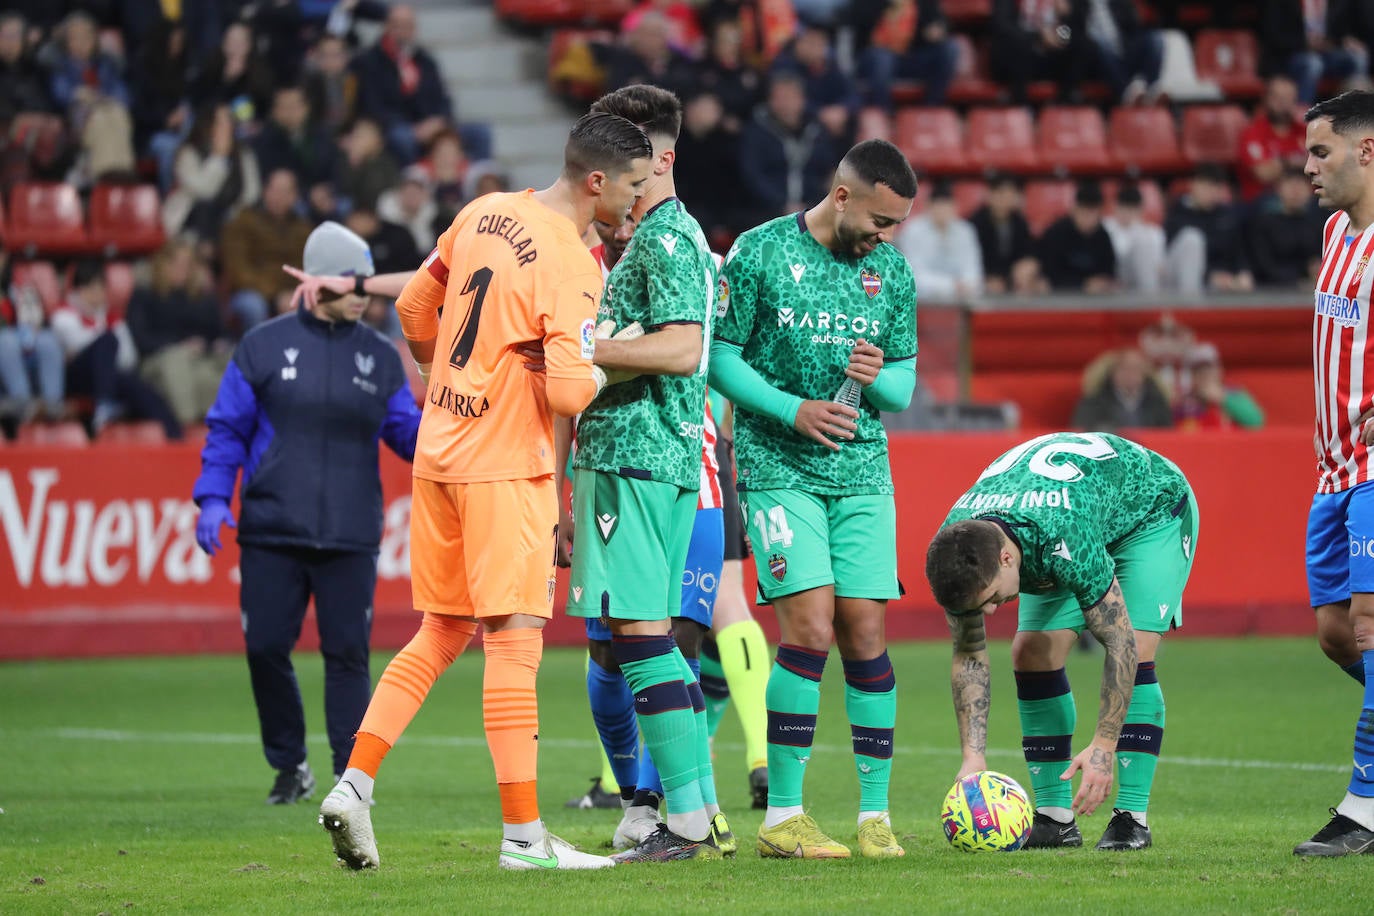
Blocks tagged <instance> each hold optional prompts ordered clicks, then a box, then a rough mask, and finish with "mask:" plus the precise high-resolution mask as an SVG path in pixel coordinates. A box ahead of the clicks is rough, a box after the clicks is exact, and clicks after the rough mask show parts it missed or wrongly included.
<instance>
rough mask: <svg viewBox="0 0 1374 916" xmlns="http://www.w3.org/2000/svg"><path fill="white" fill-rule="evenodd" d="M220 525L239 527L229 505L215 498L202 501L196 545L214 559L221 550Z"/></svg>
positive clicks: (197, 523)
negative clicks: (216, 552)
mask: <svg viewBox="0 0 1374 916" xmlns="http://www.w3.org/2000/svg"><path fill="white" fill-rule="evenodd" d="M220 525H228V526H229V527H230V528H237V527H238V525H235V524H234V513H232V512H230V511H229V504H228V503H227V502H225V501H224V500H222V499H215V498H213V497H211V498H208V499H203V500H201V503H200V517H199V518H197V519H196V543H197V544H199V545H200V549H201V550H203V551H205V552H206V553H208V554H209V555H210V556H212V557H213V556H214V555H215V551H217V550H219V549H220V543H219V526H220Z"/></svg>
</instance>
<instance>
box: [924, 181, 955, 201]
mask: <svg viewBox="0 0 1374 916" xmlns="http://www.w3.org/2000/svg"><path fill="white" fill-rule="evenodd" d="M930 199H931V200H953V199H954V182H952V181H950V180H949V179H948V178H940V179H937V180H936V181H935V183H934V184H932V185H931V186H930Z"/></svg>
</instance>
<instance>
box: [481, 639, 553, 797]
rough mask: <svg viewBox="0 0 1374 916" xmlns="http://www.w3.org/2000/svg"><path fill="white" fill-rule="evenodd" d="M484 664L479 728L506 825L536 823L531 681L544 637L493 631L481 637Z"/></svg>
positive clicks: (536, 710)
mask: <svg viewBox="0 0 1374 916" xmlns="http://www.w3.org/2000/svg"><path fill="white" fill-rule="evenodd" d="M483 646H484V647H485V649H486V654H487V664H486V669H485V672H484V674H483V678H482V724H483V726H484V727H485V729H486V733H487V747H488V748H489V749H490V750H491V762H492V765H493V766H494V767H495V769H496V782H497V785H498V788H499V789H500V792H501V819H502V820H503V821H504V822H505V823H507V824H528V823H531V822H533V821H537V820H539V799H538V797H537V795H536V792H535V785H536V783H535V778H536V771H537V770H538V765H539V745H538V741H539V705H538V701H537V699H536V697H535V688H534V685H535V679H536V677H537V676H538V674H539V661H540V658H541V657H542V656H543V653H544V632H543V631H542V630H538V629H533V628H521V629H514V630H499V631H496V632H489V633H487V634H486V635H485V636H484V637H483Z"/></svg>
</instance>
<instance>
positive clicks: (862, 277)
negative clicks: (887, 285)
mask: <svg viewBox="0 0 1374 916" xmlns="http://www.w3.org/2000/svg"><path fill="white" fill-rule="evenodd" d="M859 282H860V283H861V284H863V288H864V292H865V293H867V294H868V298H870V299H872V298H873V297H874V296H876V295H878V294H879V293H881V292H882V291H883V278H882V277H880V276H878V272H877V271H876V270H874V269H873V268H871V267H865V268H864V269H863V270H861V271H859Z"/></svg>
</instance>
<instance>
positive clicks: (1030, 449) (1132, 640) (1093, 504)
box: [926, 433, 1198, 850]
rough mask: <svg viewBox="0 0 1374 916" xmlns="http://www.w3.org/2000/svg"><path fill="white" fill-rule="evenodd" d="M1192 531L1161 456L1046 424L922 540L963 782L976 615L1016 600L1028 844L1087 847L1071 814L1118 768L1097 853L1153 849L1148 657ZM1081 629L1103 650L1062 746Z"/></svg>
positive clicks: (1190, 501) (1153, 717)
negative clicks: (1086, 738) (1070, 663)
mask: <svg viewBox="0 0 1374 916" xmlns="http://www.w3.org/2000/svg"><path fill="white" fill-rule="evenodd" d="M1197 526H1198V513H1197V501H1196V500H1195V499H1194V497H1193V491H1192V488H1191V487H1189V485H1188V481H1187V479H1186V478H1185V477H1184V476H1183V472H1182V471H1180V470H1179V469H1178V467H1177V466H1176V465H1175V464H1174V463H1173V462H1172V461H1170V460H1169V459H1167V458H1165V457H1164V456H1163V455H1160V454H1158V453H1157V452H1152V451H1150V450H1149V449H1147V448H1145V447H1144V446H1141V445H1137V444H1135V443H1134V442H1130V441H1127V440H1126V439H1122V438H1120V437H1119V436H1111V435H1106V434H1104V433H1052V434H1050V435H1046V436H1040V437H1039V438H1036V439H1031V440H1030V441H1028V442H1023V443H1022V444H1020V445H1018V446H1016V447H1015V448H1013V449H1012V450H1011V451H1009V452H1007V453H1006V454H1004V455H1002V456H1001V457H1000V458H998V459H997V460H996V461H994V462H993V463H992V464H990V465H988V467H987V468H986V469H985V470H984V471H983V473H982V474H980V475H979V477H978V480H977V481H976V482H975V483H974V485H973V486H972V487H971V488H970V489H969V490H968V492H967V493H965V494H964V495H963V496H961V497H959V499H958V500H957V501H956V502H955V504H954V508H953V509H952V510H950V513H949V515H948V517H947V518H946V519H945V522H944V524H943V525H942V526H941V528H940V531H939V533H938V534H936V535H935V539H934V540H932V541H931V543H930V548H929V550H928V551H927V553H926V578H927V579H928V580H929V582H930V590H931V592H932V593H933V594H934V595H935V600H936V601H937V602H938V603H939V604H940V606H941V607H943V608H944V609H945V614H946V616H947V617H948V619H949V628H950V632H951V633H952V634H953V635H954V667H953V672H952V678H953V688H954V713H955V717H956V718H957V719H958V722H959V741H960V743H961V744H962V746H963V753H964V762H963V766H962V767H961V768H960V770H959V775H960V776H961V777H962V776H966V775H968V774H970V773H976V772H978V771H979V770H982V769H986V767H987V764H986V761H985V759H984V753H985V751H986V749H987V728H988V701H989V684H988V655H987V645H986V642H985V637H984V623H983V616H984V615H985V614H991V613H993V612H994V611H995V610H997V608H998V606H999V605H1002V604H1005V603H1007V602H1008V601H1011V600H1012V599H1014V598H1016V597H1017V596H1018V595H1020V598H1021V602H1020V607H1019V610H1018V613H1017V627H1016V636H1015V637H1014V638H1013V640H1012V644H1011V658H1012V665H1013V666H1014V668H1015V672H1016V700H1017V705H1018V706H1019V708H1020V710H1021V731H1022V736H1023V737H1022V748H1023V751H1024V753H1025V756H1026V764H1027V766H1028V767H1029V768H1030V775H1031V786H1032V787H1033V788H1034V789H1035V807H1036V811H1035V819H1034V821H1033V822H1032V825H1031V833H1030V837H1029V838H1028V839H1027V841H1026V847H1028V848H1033V847H1053V846H1081V845H1083V835H1082V832H1081V831H1080V830H1079V829H1078V825H1077V823H1076V822H1075V820H1074V812H1075V811H1077V812H1078V813H1080V814H1091V813H1092V812H1093V811H1094V810H1096V809H1097V807H1098V805H1100V804H1101V803H1102V802H1103V801H1105V800H1106V798H1107V796H1108V795H1109V794H1110V791H1111V787H1112V777H1113V764H1114V763H1119V764H1120V780H1121V786H1120V789H1119V791H1118V792H1117V797H1116V807H1115V808H1114V809H1113V811H1112V819H1111V822H1110V823H1108V825H1107V829H1106V831H1105V832H1104V833H1103V834H1102V839H1101V841H1100V842H1099V843H1098V844H1097V848H1098V849H1116V850H1122V849H1143V848H1144V847H1146V846H1149V845H1150V842H1151V838H1150V828H1149V825H1148V823H1147V821H1146V814H1145V812H1146V808H1147V806H1148V804H1149V801H1150V788H1151V786H1152V784H1153V783H1154V774H1155V766H1156V764H1157V763H1158V762H1159V749H1160V743H1161V742H1162V740H1163V738H1164V695H1163V693H1161V692H1160V688H1159V680H1158V678H1157V677H1156V676H1155V654H1156V652H1158V650H1159V641H1160V638H1161V637H1162V636H1163V635H1164V634H1165V633H1166V632H1168V631H1169V630H1171V629H1174V628H1176V627H1179V626H1182V624H1183V587H1184V585H1185V584H1187V581H1188V573H1189V572H1190V571H1191V570H1192V568H1193V556H1194V553H1195V552H1196V550H1197ZM1084 626H1086V627H1087V628H1088V629H1089V630H1091V631H1092V633H1093V635H1094V636H1096V637H1097V638H1098V640H1099V641H1100V642H1101V643H1102V645H1103V646H1104V647H1105V649H1106V659H1105V661H1104V663H1103V667H1102V702H1101V706H1100V708H1099V710H1098V716H1097V731H1096V734H1095V735H1094V736H1093V740H1092V743H1091V744H1090V745H1089V746H1088V747H1087V748H1085V749H1084V750H1083V751H1081V752H1080V753H1079V754H1078V755H1077V756H1073V754H1072V742H1073V730H1074V725H1075V723H1076V719H1077V714H1076V711H1075V707H1074V700H1073V694H1072V693H1071V692H1070V691H1069V678H1068V675H1067V674H1066V673H1065V671H1064V663H1065V660H1066V659H1067V658H1068V654H1069V650H1070V649H1072V648H1073V646H1074V645H1075V644H1076V643H1077V641H1078V634H1079V632H1080V631H1081V630H1082V629H1083V628H1084ZM1071 757H1072V760H1071V759H1070V758H1071ZM1079 770H1081V771H1082V772H1083V780H1082V784H1081V785H1080V786H1079V790H1078V793H1077V795H1076V796H1074V797H1073V798H1072V800H1071V799H1070V796H1071V794H1072V789H1073V786H1072V783H1071V782H1070V780H1071V779H1072V777H1073V774H1074V773H1075V772H1077V771H1079Z"/></svg>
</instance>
